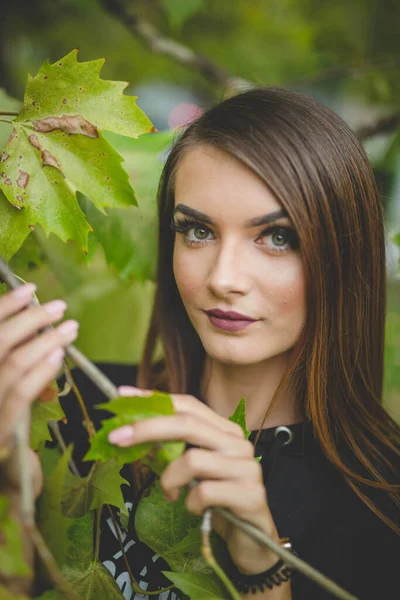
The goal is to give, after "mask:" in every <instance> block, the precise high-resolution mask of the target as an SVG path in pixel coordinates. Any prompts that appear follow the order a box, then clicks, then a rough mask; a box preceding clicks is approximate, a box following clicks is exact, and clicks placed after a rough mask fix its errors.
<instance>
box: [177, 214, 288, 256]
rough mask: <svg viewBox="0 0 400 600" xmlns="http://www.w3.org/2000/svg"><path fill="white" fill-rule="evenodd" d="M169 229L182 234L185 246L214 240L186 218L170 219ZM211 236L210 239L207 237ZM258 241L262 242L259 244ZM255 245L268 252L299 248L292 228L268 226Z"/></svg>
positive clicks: (202, 227)
mask: <svg viewBox="0 0 400 600" xmlns="http://www.w3.org/2000/svg"><path fill="white" fill-rule="evenodd" d="M170 227H171V229H172V230H173V231H175V232H176V233H180V234H183V241H184V243H185V244H186V245H187V246H190V247H193V246H197V247H199V246H204V245H205V244H208V243H209V242H211V241H213V240H214V239H215V235H214V233H213V232H212V231H211V229H209V227H207V226H206V225H203V224H202V223H200V222H198V221H192V220H190V219H186V218H183V219H182V218H181V219H178V218H176V217H175V218H173V219H171V223H170ZM209 236H212V237H209ZM259 240H264V241H263V243H259ZM256 243H257V245H259V246H261V247H264V248H266V249H267V250H268V251H269V252H275V253H278V252H287V251H289V250H297V249H298V248H299V239H298V237H297V234H296V232H295V230H294V229H293V228H292V227H286V226H282V225H270V226H268V227H267V228H266V229H264V231H263V232H262V233H261V234H260V235H259V236H258V237H257V240H256Z"/></svg>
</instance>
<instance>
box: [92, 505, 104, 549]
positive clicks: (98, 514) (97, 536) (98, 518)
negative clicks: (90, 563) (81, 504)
mask: <svg viewBox="0 0 400 600" xmlns="http://www.w3.org/2000/svg"><path fill="white" fill-rule="evenodd" d="M103 506H104V504H102V505H101V506H99V508H98V509H97V510H96V533H95V546H94V560H98V558H99V550H100V533H101V530H100V524H101V512H102V510H103Z"/></svg>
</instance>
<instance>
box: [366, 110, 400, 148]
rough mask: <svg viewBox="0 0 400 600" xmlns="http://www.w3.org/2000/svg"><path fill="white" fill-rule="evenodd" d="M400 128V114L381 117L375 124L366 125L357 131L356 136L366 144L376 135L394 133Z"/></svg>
mask: <svg viewBox="0 0 400 600" xmlns="http://www.w3.org/2000/svg"><path fill="white" fill-rule="evenodd" d="M399 127H400V112H396V113H394V114H392V115H388V116H386V117H380V118H379V119H378V120H377V121H375V123H371V124H370V125H364V126H363V127H359V128H358V129H357V130H356V136H357V137H358V139H359V140H360V141H361V142H365V140H368V139H370V138H372V137H375V136H376V135H382V134H384V133H392V132H393V131H395V130H396V129H398V128H399Z"/></svg>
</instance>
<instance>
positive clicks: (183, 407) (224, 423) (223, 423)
mask: <svg viewBox="0 0 400 600" xmlns="http://www.w3.org/2000/svg"><path fill="white" fill-rule="evenodd" d="M118 393H119V394H120V395H121V396H134V395H138V396H142V395H143V396H148V395H151V394H154V392H153V391H152V390H141V389H139V388H135V387H131V386H121V387H119V388H118ZM169 395H170V396H171V398H172V402H173V406H174V409H175V411H176V412H177V413H190V414H192V415H194V416H198V417H200V418H201V419H204V420H205V421H209V422H210V423H212V424H213V425H215V426H216V427H220V428H221V429H222V430H223V431H226V432H228V433H231V434H232V435H236V436H237V437H240V438H243V437H244V433H243V429H242V428H241V427H240V425H238V424H237V423H234V422H233V421H229V419H225V418H224V417H221V416H220V415H219V414H218V413H216V412H214V411H213V410H211V408H209V407H208V406H207V405H206V404H204V403H203V402H200V400H198V399H197V398H195V397H194V396H190V395H188V394H169Z"/></svg>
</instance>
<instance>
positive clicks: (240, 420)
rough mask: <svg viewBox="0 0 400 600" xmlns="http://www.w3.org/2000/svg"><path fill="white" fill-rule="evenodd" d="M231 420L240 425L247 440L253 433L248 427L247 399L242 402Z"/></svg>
mask: <svg viewBox="0 0 400 600" xmlns="http://www.w3.org/2000/svg"><path fill="white" fill-rule="evenodd" d="M229 420H230V421H233V422H234V423H237V424H238V425H240V427H241V428H242V429H243V432H244V435H245V437H246V440H247V439H248V438H249V435H250V433H251V432H250V431H249V430H248V429H247V427H246V398H242V399H241V400H240V402H239V404H238V405H237V408H236V410H235V412H234V413H233V415H232V416H231V417H229Z"/></svg>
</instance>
